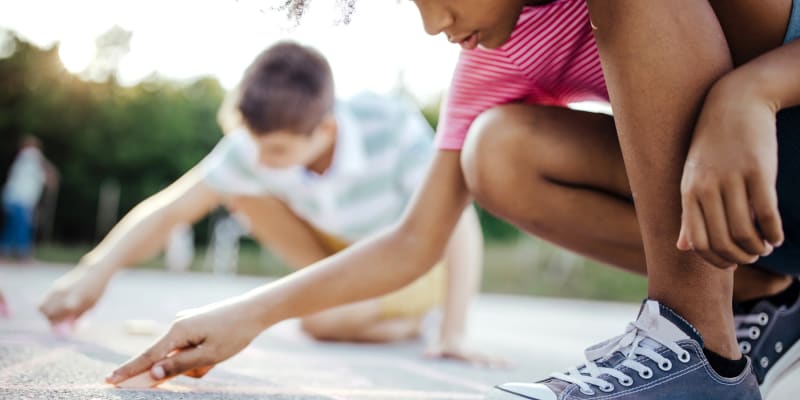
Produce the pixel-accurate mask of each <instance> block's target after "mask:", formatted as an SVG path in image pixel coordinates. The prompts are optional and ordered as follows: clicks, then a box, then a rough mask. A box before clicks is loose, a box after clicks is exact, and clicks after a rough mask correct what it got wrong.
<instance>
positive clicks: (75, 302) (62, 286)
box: [39, 266, 109, 327]
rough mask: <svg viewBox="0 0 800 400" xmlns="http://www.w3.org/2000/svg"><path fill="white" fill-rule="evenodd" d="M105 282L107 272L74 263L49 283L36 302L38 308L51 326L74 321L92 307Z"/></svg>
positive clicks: (103, 289) (106, 282)
mask: <svg viewBox="0 0 800 400" xmlns="http://www.w3.org/2000/svg"><path fill="white" fill-rule="evenodd" d="M108 282H109V276H108V275H107V274H105V273H103V272H101V271H98V270H92V269H90V268H89V267H86V266H78V267H76V268H74V269H73V270H72V271H69V272H68V273H66V274H65V275H64V276H62V277H61V278H59V279H58V280H57V281H56V282H55V283H54V284H53V287H52V288H50V291H49V292H48V293H47V294H46V295H45V297H44V300H42V302H41V304H40V305H39V311H40V312H41V313H42V314H44V316H45V317H47V319H48V320H50V324H51V325H53V327H57V326H60V325H61V324H64V323H67V322H69V321H75V320H76V319H78V318H79V317H80V316H81V315H83V313H85V312H86V311H88V310H89V309H91V308H92V307H94V305H95V304H96V303H97V301H98V300H99V299H100V296H102V295H103V292H104V291H105V289H106V286H107V285H108Z"/></svg>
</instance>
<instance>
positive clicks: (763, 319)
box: [758, 312, 769, 326]
mask: <svg viewBox="0 0 800 400" xmlns="http://www.w3.org/2000/svg"><path fill="white" fill-rule="evenodd" d="M758 323H759V324H761V326H767V324H768V323H769V315H767V313H763V312H762V313H761V314H758Z"/></svg>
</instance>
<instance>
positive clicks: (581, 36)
mask: <svg viewBox="0 0 800 400" xmlns="http://www.w3.org/2000/svg"><path fill="white" fill-rule="evenodd" d="M581 101H602V102H607V101H608V92H607V90H606V85H605V80H604V79H603V71H602V69H601V67H600V57H599V55H598V54H597V47H596V45H595V41H594V35H593V34H592V27H591V23H590V22H589V10H588V8H587V6H586V0H557V1H555V2H553V3H549V4H546V5H542V6H532V7H525V8H524V9H523V11H522V14H521V15H520V17H519V20H518V21H517V26H516V28H515V29H514V32H513V33H512V34H511V37H510V38H509V40H508V42H506V43H505V44H503V46H501V47H500V48H497V49H485V48H481V47H478V48H476V49H474V50H463V51H462V52H461V55H460V57H459V60H458V64H457V66H456V70H455V73H454V75H453V81H452V83H451V85H450V90H449V93H448V96H447V100H446V102H445V104H444V108H443V110H442V118H441V120H440V122H439V129H438V135H437V146H438V147H439V148H440V149H444V150H460V149H461V147H462V146H463V144H464V139H465V138H466V135H467V131H468V130H469V127H470V125H471V124H472V121H474V120H475V118H477V117H478V115H480V114H481V113H483V112H484V111H486V110H488V109H490V108H493V107H495V106H498V105H502V104H508V103H517V102H524V103H528V104H542V105H551V106H553V105H554V106H566V105H567V104H570V103H576V102H581Z"/></svg>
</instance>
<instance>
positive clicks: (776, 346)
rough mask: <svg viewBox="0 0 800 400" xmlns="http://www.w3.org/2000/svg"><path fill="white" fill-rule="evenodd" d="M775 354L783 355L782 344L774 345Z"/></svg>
mask: <svg viewBox="0 0 800 400" xmlns="http://www.w3.org/2000/svg"><path fill="white" fill-rule="evenodd" d="M775 352H776V353H778V354H780V353H783V343H781V342H778V343H775Z"/></svg>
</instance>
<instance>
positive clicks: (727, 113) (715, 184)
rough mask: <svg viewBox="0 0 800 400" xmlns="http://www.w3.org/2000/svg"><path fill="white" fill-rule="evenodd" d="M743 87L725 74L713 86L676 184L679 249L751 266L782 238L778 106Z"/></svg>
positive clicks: (725, 264)
mask: <svg viewBox="0 0 800 400" xmlns="http://www.w3.org/2000/svg"><path fill="white" fill-rule="evenodd" d="M729 77H730V76H729ZM747 85H748V83H747V82H746V81H742V80H734V79H726V78H723V79H722V80H721V81H719V82H718V84H717V85H715V87H714V88H713V89H712V90H711V92H710V93H709V96H708V98H707V99H706V103H705V107H704V108H703V111H702V113H701V115H700V119H699V120H698V123H697V127H696V129H695V134H694V137H693V139H692V144H691V147H690V148H689V154H688V157H687V160H686V165H685V166H684V171H683V180H682V182H681V195H682V205H683V216H682V221H681V232H680V235H679V238H678V243H677V246H678V248H679V249H681V250H694V251H696V252H698V253H699V254H700V255H701V256H702V257H703V258H704V259H705V260H706V261H708V262H710V263H712V264H714V265H716V266H717V267H720V268H727V267H732V266H735V265H737V264H752V263H753V262H755V261H756V260H758V258H759V257H760V256H766V255H768V254H770V253H771V252H772V249H773V247H777V246H780V245H781V244H782V242H783V228H782V226H781V217H780V214H779V212H778V200H777V191H776V189H775V181H776V179H777V175H778V143H777V137H776V128H775V113H776V111H777V110H774V109H773V107H771V106H770V104H769V103H768V102H767V101H765V100H763V99H760V98H759V97H758V96H757V95H755V93H756V91H755V90H748V86H747Z"/></svg>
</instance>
